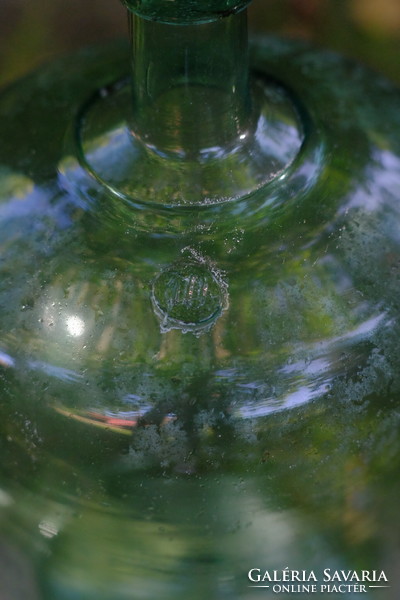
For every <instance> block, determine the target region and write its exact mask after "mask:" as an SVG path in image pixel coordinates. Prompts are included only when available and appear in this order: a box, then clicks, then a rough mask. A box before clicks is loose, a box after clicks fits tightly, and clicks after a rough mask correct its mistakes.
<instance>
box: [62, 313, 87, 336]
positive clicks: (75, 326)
mask: <svg viewBox="0 0 400 600" xmlns="http://www.w3.org/2000/svg"><path fill="white" fill-rule="evenodd" d="M66 327H67V331H68V333H69V334H70V335H72V336H73V337H80V336H81V335H82V334H83V332H84V331H85V322H84V321H83V320H82V319H81V318H80V317H77V316H76V315H72V316H71V317H68V318H67V320H66Z"/></svg>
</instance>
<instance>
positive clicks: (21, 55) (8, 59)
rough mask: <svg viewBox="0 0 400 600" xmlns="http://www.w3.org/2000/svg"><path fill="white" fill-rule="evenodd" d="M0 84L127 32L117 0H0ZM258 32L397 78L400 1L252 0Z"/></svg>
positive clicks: (399, 68) (253, 21)
mask: <svg viewBox="0 0 400 600" xmlns="http://www.w3.org/2000/svg"><path fill="white" fill-rule="evenodd" d="M0 8H1V19H0V84H4V83H6V82H8V81H10V80H12V79H15V78H16V77H19V76H21V75H22V74H24V73H26V72H27V71H29V70H30V69H32V68H34V67H35V66H37V65H38V64H40V63H41V62H43V61H45V60H48V59H50V58H54V57H56V56H58V55H60V54H62V53H65V52H68V51H70V50H73V49H75V48H78V47H81V46H83V45H85V44H91V43H96V42H102V41H105V40H108V39H111V38H114V37H117V36H123V35H126V18H125V10H124V8H123V6H122V5H121V4H120V2H119V1H118V0H84V1H83V0H0ZM249 13H250V26H251V30H252V31H254V32H274V33H276V32H277V33H283V34H285V35H289V36H292V37H301V38H306V39H311V40H313V41H314V42H315V43H316V44H318V45H321V46H325V47H328V48H333V49H335V50H340V51H341V52H342V53H344V54H347V55H349V56H354V57H356V58H358V59H359V60H361V61H363V62H364V63H367V64H369V65H371V66H372V67H373V68H375V69H378V70H379V71H382V72H384V73H386V74H387V75H388V76H389V77H390V78H391V79H393V80H395V81H397V82H398V83H400V60H399V57H400V0H254V2H253V3H252V5H251V6H250V9H249Z"/></svg>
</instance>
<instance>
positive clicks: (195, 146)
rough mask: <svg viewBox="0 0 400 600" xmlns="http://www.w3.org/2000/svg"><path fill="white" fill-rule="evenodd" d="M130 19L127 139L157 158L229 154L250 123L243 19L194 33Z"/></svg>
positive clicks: (190, 28) (243, 15)
mask: <svg viewBox="0 0 400 600" xmlns="http://www.w3.org/2000/svg"><path fill="white" fill-rule="evenodd" d="M129 19H130V31H131V44H132V79H133V81H132V90H133V117H132V133H133V135H134V136H135V137H136V138H139V139H140V140H141V141H142V143H143V144H145V145H146V146H147V147H148V148H149V149H151V150H153V151H155V152H156V153H157V154H159V155H161V156H168V157H173V156H175V157H177V158H183V159H188V160H191V159H193V160H196V161H199V160H200V161H201V160H203V159H204V160H207V159H209V158H210V157H212V156H214V157H221V155H222V156H223V155H226V154H227V153H229V151H230V149H231V148H232V147H234V146H235V145H236V144H237V141H238V140H240V139H241V138H242V137H243V136H244V135H245V132H246V129H247V127H248V123H249V121H250V97H249V96H250V95H249V82H248V77H249V75H248V41H247V11H246V10H241V11H240V12H237V13H234V14H230V15H229V16H227V17H225V18H222V19H220V20H217V21H213V22H209V23H203V24H195V25H193V24H186V25H172V24H166V23H162V22H157V21H152V20H149V19H144V18H142V17H140V16H138V15H136V14H133V13H129Z"/></svg>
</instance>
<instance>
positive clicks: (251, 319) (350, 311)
mask: <svg viewBox="0 0 400 600" xmlns="http://www.w3.org/2000/svg"><path fill="white" fill-rule="evenodd" d="M237 17H238V18H239V15H237ZM229 18H230V17H229ZM203 26H204V27H208V25H201V27H203ZM176 29H180V27H177V28H176ZM174 31H175V30H174ZM173 35H174V36H176V33H174V34H173ZM130 54H131V48H130V47H129V45H128V44H114V45H107V46H104V47H102V48H92V49H89V50H85V51H82V52H80V53H77V54H74V55H72V56H69V57H67V58H65V59H63V60H61V61H58V62H56V63H53V64H50V65H48V66H46V67H44V68H43V69H41V70H40V71H39V72H37V73H35V74H33V75H31V76H28V77H26V78H25V79H23V80H21V81H19V82H17V83H15V84H13V85H11V86H9V87H8V88H7V89H6V90H5V91H4V92H3V93H2V95H1V98H0V137H1V139H2V140H3V143H2V145H1V147H0V182H1V185H0V194H1V204H0V240H1V242H0V248H1V263H0V272H1V276H0V309H1V311H0V314H1V318H0V386H1V402H0V414H1V421H0V423H1V425H0V432H1V436H0V444H1V456H2V460H1V466H0V469H1V470H0V531H1V543H0V559H1V560H0V565H1V566H0V590H1V591H2V593H3V596H4V598H7V599H8V598H10V599H11V600H19V599H20V598H21V599H22V598H24V599H26V598H28V599H29V600H31V599H32V600H36V599H43V600H64V599H65V600H67V599H68V600H70V599H79V600H81V599H84V600H92V599H93V600H120V599H121V600H125V599H131V598H138V599H147V598H160V599H162V600H167V599H168V600H169V599H171V600H172V599H174V600H177V599H180V598H182V599H183V598H185V599H186V598H188V597H190V598H193V599H194V600H197V599H198V600H203V599H204V597H207V596H210V597H211V598H218V599H219V598H230V599H235V598H237V599H245V600H247V599H250V600H252V598H258V597H260V594H262V593H263V591H262V590H258V589H252V588H250V587H249V583H250V582H249V579H248V575H247V574H248V571H249V570H250V569H252V568H260V569H262V570H266V569H270V570H271V571H272V570H273V569H277V570H280V571H282V569H285V567H289V568H290V569H301V570H303V569H306V570H307V569H309V570H311V569H312V570H314V571H315V572H316V573H317V574H318V575H320V574H322V573H323V570H324V569H325V568H330V569H332V570H334V569H343V570H346V571H347V570H358V571H360V570H361V569H367V570H377V571H381V570H382V569H384V570H385V573H386V574H387V577H388V579H389V583H388V585H389V586H390V587H389V588H382V589H380V590H368V592H367V594H365V595H364V597H365V598H367V597H368V598H377V599H378V600H392V598H393V599H394V598H396V597H397V595H398V587H399V580H398V575H397V569H396V565H395V558H396V557H397V554H398V533H399V528H398V515H397V513H398V494H399V483H398V481H399V478H398V472H399V459H400V447H399V446H400V440H399V437H398V426H399V414H398V394H399V388H400V378H399V373H400V370H399V354H398V339H399V300H398V299H399V287H400V280H399V264H400V263H399V260H400V252H399V250H400V248H399V245H400V240H399V234H398V232H399V196H400V141H399V135H398V132H399V131H400V113H399V110H398V107H399V100H400V94H399V91H398V90H397V89H396V88H395V87H394V86H392V84H390V83H389V82H388V81H387V80H386V79H384V78H381V77H380V76H379V75H376V74H373V73H372V72H371V71H369V70H368V69H366V68H364V67H362V66H360V65H358V64H355V63H353V62H351V61H348V60H346V59H344V58H342V57H340V56H337V55H335V54H331V53H324V52H316V51H315V49H313V48H312V47H311V46H308V45H306V44H302V43H297V42H290V41H282V40H280V39H277V38H265V39H263V40H259V41H257V42H256V43H253V44H252V45H251V51H250V56H251V60H250V63H251V80H252V81H253V82H254V81H258V82H260V81H262V82H263V86H264V90H266V92H265V93H266V95H267V97H268V98H269V102H270V104H269V106H270V111H271V112H272V113H273V114H274V115H275V117H274V119H273V120H272V123H273V124H275V129H274V128H273V127H272V126H271V129H272V130H273V131H275V135H276V137H275V139H274V137H273V136H270V138H269V141H268V144H272V143H273V142H275V145H276V146H277V147H279V148H281V151H283V150H285V149H287V151H288V152H289V157H290V160H288V162H287V164H286V165H284V166H283V167H282V168H280V169H279V170H278V172H277V174H276V176H275V177H273V176H272V177H269V178H268V182H267V183H265V184H263V185H262V186H260V187H259V188H258V189H256V190H253V191H250V192H248V193H245V194H239V195H238V196H237V197H234V198H229V199H227V200H226V201H219V202H213V203H206V202H195V203H190V202H188V203H186V204H185V203H182V202H172V203H162V202H161V203H160V202H158V201H154V198H156V199H157V198H158V197H159V196H158V195H157V193H156V192H157V190H156V191H154V188H156V187H157V185H159V183H158V182H159V179H158V178H157V169H163V168H164V167H163V165H160V162H162V161H159V159H158V158H157V160H156V159H155V160H154V162H153V164H154V171H153V173H151V172H148V171H144V176H143V178H142V183H141V188H138V187H135V188H133V189H134V191H132V189H131V188H129V190H128V192H125V191H122V192H121V187H120V186H121V185H122V184H121V181H122V182H123V181H125V176H126V172H127V170H126V165H125V164H124V163H123V161H122V157H123V153H122V152H116V153H115V154H112V153H110V144H112V143H113V142H114V143H115V147H116V148H117V150H118V149H119V148H120V147H121V146H119V145H118V144H119V139H120V138H118V135H117V134H120V135H122V136H124V135H125V136H126V139H127V140H129V139H131V138H130V137H129V136H130V135H131V133H132V127H131V123H132V114H133V113H134V111H135V103H134V100H132V99H131V97H130V96H129V94H128V92H127V89H128V88H127V83H126V82H127V80H128V79H129V77H130V66H129V59H130ZM250 104H251V106H253V107H254V106H257V103H254V102H253V103H250ZM282 105H284V106H285V107H288V106H289V107H291V114H294V115H295V120H294V121H293V119H291V120H289V119H288V117H287V114H288V112H287V110H286V108H285V110H284V111H282V110H276V107H277V106H278V107H280V106H282ZM97 107H98V111H97ZM92 109H93V110H94V112H92ZM266 110H267V109H266ZM96 111H97V112H96ZM269 114H270V113H269ZM101 115H103V118H100V117H101ZM282 115H284V116H282ZM285 119H286V121H285ZM285 123H286V124H289V125H288V126H289V128H290V131H291V132H292V135H289V134H288V132H287V129H285V127H284V124H285ZM293 123H294V124H293ZM279 128H280V129H279ZM83 132H84V133H85V137H83ZM256 132H257V130H256ZM285 132H286V134H285ZM299 132H300V138H301V143H300V145H298V144H297V141H298V140H299ZM82 140H84V144H82ZM296 140H297V141H296ZM293 141H294V142H295V143H294V145H293ZM190 143H192V139H191V140H190ZM189 145H190V144H189ZM122 147H123V146H122ZM293 148H295V152H294V155H293ZM102 150H104V154H103V155H102ZM95 160H96V161H97V162H96V163H94V162H93V161H95ZM179 160H180V159H179ZM93 164H95V165H96V168H97V166H98V170H97V171H96V170H94V169H93V170H91V168H89V167H90V165H93ZM107 165H110V172H111V175H112V177H113V185H112V186H111V185H107V181H105V176H104V173H105V172H106V171H105V169H106V168H107ZM216 168H217V167H216ZM118 169H120V171H119V173H122V177H121V178H120V179H118ZM217 172H218V177H219V176H220V175H221V172H220V171H217ZM115 173H117V174H116V175H115ZM155 182H156V183H157V185H155ZM129 185H130V184H129ZM168 185H171V186H173V181H171V182H168ZM138 189H140V190H141V193H139V192H138ZM146 189H147V190H150V191H148V192H147V195H146V194H145V190H146ZM321 579H322V576H321ZM293 595H294V594H293ZM314 596H315V597H319V595H318V594H315V595H314ZM286 597H290V596H288V595H286ZM321 597H326V596H325V595H324V596H322V595H321ZM328 597H329V596H328ZM348 597H351V596H350V595H348ZM355 597H356V596H355Z"/></svg>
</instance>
